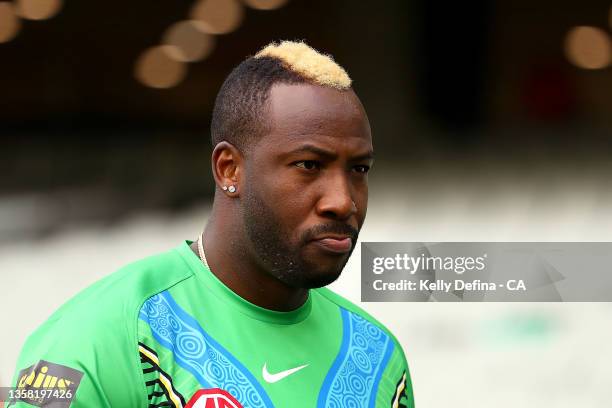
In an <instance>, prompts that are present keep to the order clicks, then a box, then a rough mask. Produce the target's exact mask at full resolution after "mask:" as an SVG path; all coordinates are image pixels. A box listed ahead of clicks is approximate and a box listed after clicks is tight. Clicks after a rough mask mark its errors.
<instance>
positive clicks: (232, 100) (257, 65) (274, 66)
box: [210, 57, 310, 154]
mask: <svg viewBox="0 0 612 408" xmlns="http://www.w3.org/2000/svg"><path fill="white" fill-rule="evenodd" d="M308 82H310V81H309V80H308V79H307V78H305V77H303V76H301V75H300V74H298V73H296V72H294V71H292V70H290V69H288V68H286V67H285V66H284V65H283V62H282V61H281V60H279V59H277V58H273V57H257V58H256V57H250V58H247V59H246V60H244V61H243V62H242V63H240V64H239V65H238V66H237V67H236V68H234V69H233V70H232V72H231V73H230V74H229V75H228V77H227V78H226V79H225V82H223V85H222V86H221V89H220V90H219V93H218V94H217V98H216V100H215V106H214V108H213V114H212V121H211V126H210V133H211V142H212V146H213V148H214V147H215V146H216V145H217V144H218V143H219V142H221V141H224V140H225V141H227V142H229V143H231V144H232V145H234V146H236V148H238V149H239V150H240V151H241V152H242V153H243V154H246V153H248V151H249V148H250V147H251V146H252V145H253V144H254V143H256V142H257V141H258V140H259V138H260V137H261V136H262V135H263V134H264V133H265V131H266V129H267V127H266V113H267V112H266V107H267V100H268V96H269V94H270V89H271V88H272V85H274V84H277V83H283V84H299V83H308Z"/></svg>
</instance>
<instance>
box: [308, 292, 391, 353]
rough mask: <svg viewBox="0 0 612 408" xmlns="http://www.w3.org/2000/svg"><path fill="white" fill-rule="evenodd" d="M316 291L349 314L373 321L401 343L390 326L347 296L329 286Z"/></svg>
mask: <svg viewBox="0 0 612 408" xmlns="http://www.w3.org/2000/svg"><path fill="white" fill-rule="evenodd" d="M315 291H316V292H317V293H318V294H320V295H321V296H322V297H323V298H325V299H326V300H327V301H329V302H332V303H334V304H336V306H338V307H339V308H341V309H343V310H345V311H346V312H347V313H349V314H351V315H353V316H356V317H357V318H361V319H365V320H367V321H368V322H369V323H371V324H372V325H374V326H376V327H378V328H379V329H380V330H382V331H383V332H384V333H386V334H387V335H388V336H389V337H390V338H391V339H392V340H393V341H394V343H395V344H396V345H398V346H399V345H400V343H399V341H398V340H397V338H396V337H395V336H394V335H393V333H392V332H391V330H389V328H387V326H385V325H384V324H382V323H381V322H380V321H379V320H378V319H376V318H375V317H373V316H372V315H371V314H369V313H368V312H366V311H365V310H363V309H362V308H361V307H359V306H357V305H356V304H355V303H353V302H351V301H350V300H348V299H346V298H345V297H343V296H340V295H339V294H337V293H335V292H333V291H332V290H331V289H329V288H318V289H315Z"/></svg>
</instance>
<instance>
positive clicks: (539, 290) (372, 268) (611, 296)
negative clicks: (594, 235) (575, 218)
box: [361, 242, 612, 302]
mask: <svg viewBox="0 0 612 408" xmlns="http://www.w3.org/2000/svg"><path fill="white" fill-rule="evenodd" d="M361 300H362V301H364V302H410V301H413V302H414V301H416V302H419V301H421V302H426V301H441V302H540V301H541V302H610V301H612V243H608V242H580V243H571V242H520V243H519V242H442V243H421V242H364V243H362V244H361Z"/></svg>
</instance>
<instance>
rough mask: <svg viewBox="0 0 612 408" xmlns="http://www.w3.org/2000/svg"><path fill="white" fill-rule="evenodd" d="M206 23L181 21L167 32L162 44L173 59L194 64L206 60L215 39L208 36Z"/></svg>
mask: <svg viewBox="0 0 612 408" xmlns="http://www.w3.org/2000/svg"><path fill="white" fill-rule="evenodd" d="M203 25H204V23H202V22H201V21H197V20H190V21H181V22H178V23H176V24H173V25H172V26H170V28H168V30H166V33H165V34H164V37H163V40H162V43H163V44H165V45H170V46H172V47H168V48H165V50H166V52H170V54H169V56H170V58H172V59H175V60H177V61H181V62H193V61H198V60H201V59H203V58H206V57H207V56H208V55H209V54H210V53H211V52H212V50H213V47H214V45H215V38H214V37H213V36H212V35H210V34H207V33H206V32H205V31H203V30H204V29H205V27H203Z"/></svg>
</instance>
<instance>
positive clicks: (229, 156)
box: [211, 141, 244, 197]
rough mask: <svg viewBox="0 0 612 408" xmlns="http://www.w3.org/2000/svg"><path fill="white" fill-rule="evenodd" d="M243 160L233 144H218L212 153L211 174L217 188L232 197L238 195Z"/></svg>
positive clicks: (224, 142)
mask: <svg viewBox="0 0 612 408" xmlns="http://www.w3.org/2000/svg"><path fill="white" fill-rule="evenodd" d="M243 163H244V158H243V156H242V153H240V151H239V150H238V149H237V148H236V146H234V145H233V144H231V143H229V142H226V141H223V142H219V143H218V144H217V145H216V146H215V148H214V149H213V152H212V158H211V164H212V173H213V177H214V178H215V183H216V184H217V188H219V189H221V190H223V191H224V192H225V193H226V194H228V195H229V196H232V197H236V196H238V195H239V193H240V191H239V189H238V185H239V184H240V175H241V170H242V166H243Z"/></svg>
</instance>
